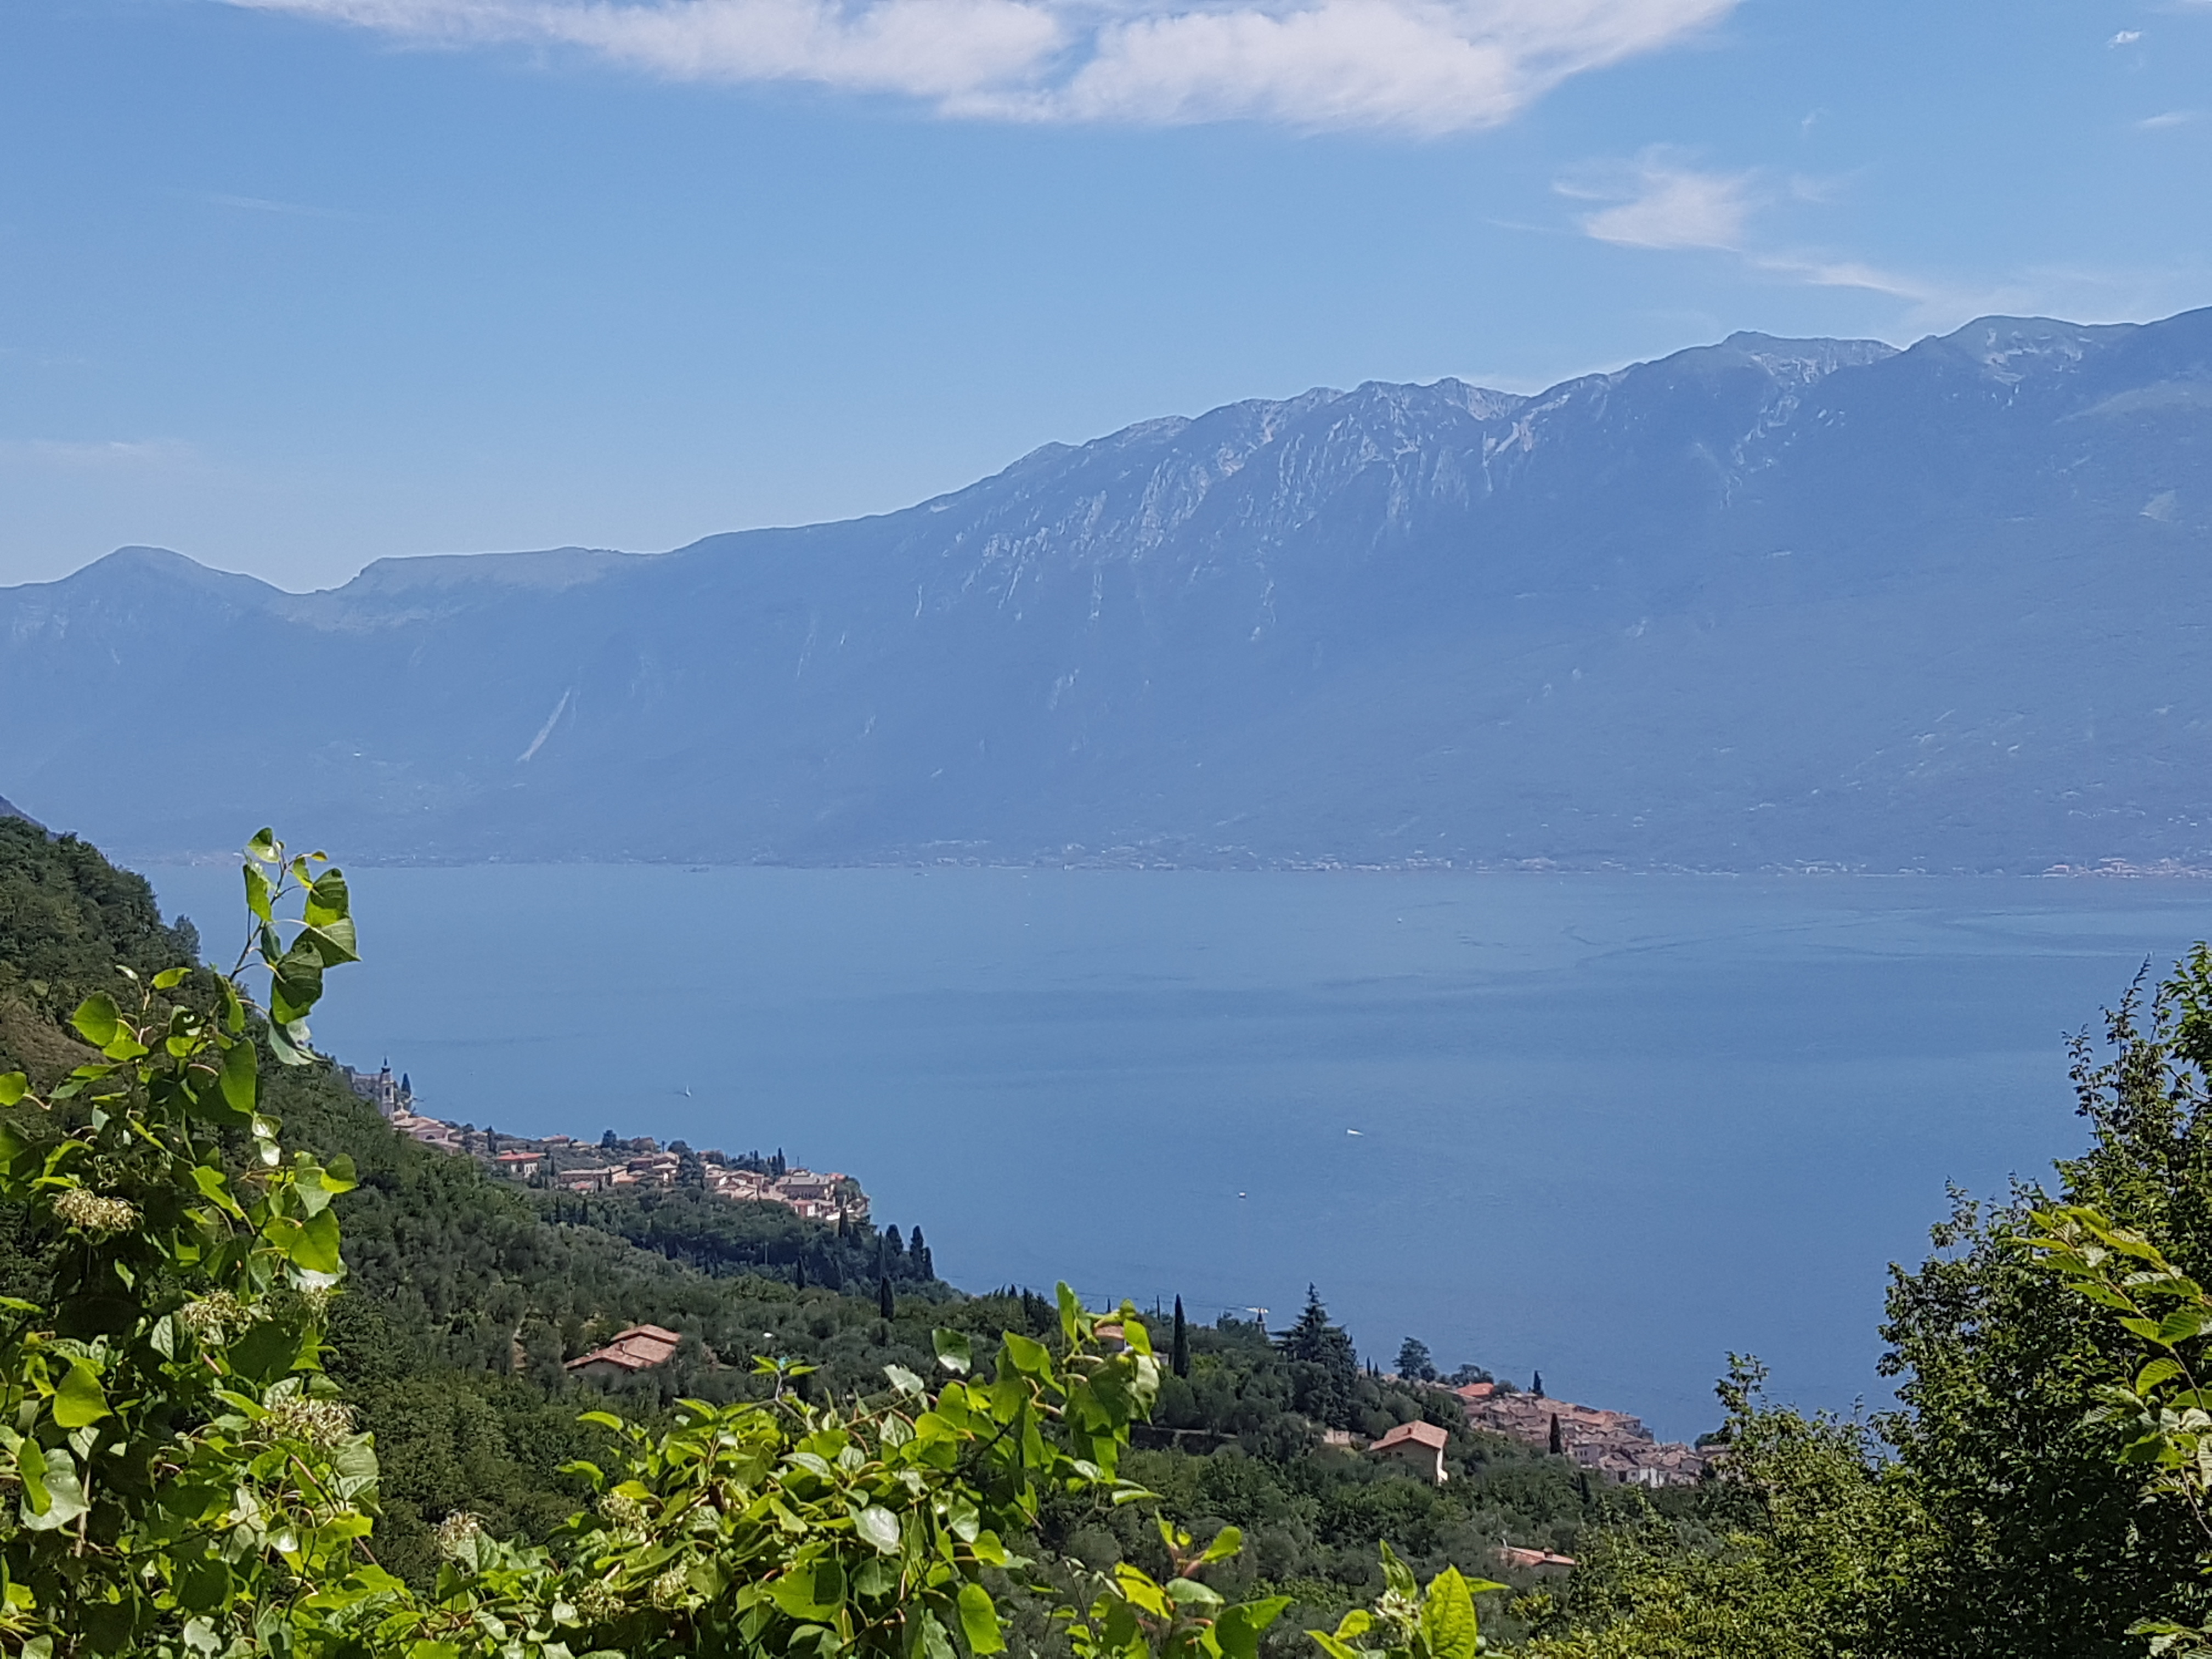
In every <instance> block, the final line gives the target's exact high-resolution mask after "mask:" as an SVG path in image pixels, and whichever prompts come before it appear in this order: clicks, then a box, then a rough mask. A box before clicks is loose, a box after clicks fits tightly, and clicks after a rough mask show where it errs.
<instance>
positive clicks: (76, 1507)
mask: <svg viewBox="0 0 2212 1659" xmlns="http://www.w3.org/2000/svg"><path fill="white" fill-rule="evenodd" d="M37 1451H38V1449H37V1448H36V1447H35V1446H33V1447H29V1448H28V1453H29V1455H37ZM21 1472H22V1469H21V1466H19V1467H18V1473H21ZM40 1485H41V1486H43V1487H44V1489H45V1492H46V1504H45V1505H44V1507H42V1508H40V1509H39V1510H35V1511H33V1510H32V1508H31V1483H30V1482H29V1481H28V1480H25V1481H24V1483H23V1517H22V1518H23V1524H24V1525H25V1526H26V1527H28V1528H30V1529H31V1530H32V1531H33V1532H55V1531H58V1530H59V1529H60V1528H64V1527H66V1526H69V1525H70V1524H71V1523H72V1522H75V1521H76V1518H77V1516H81V1515H82V1514H84V1513H85V1512H86V1511H87V1510H89V1509H90V1508H91V1507H92V1506H91V1505H90V1504H88V1503H86V1502H85V1501H84V1488H83V1487H82V1486H80V1485H79V1484H78V1483H77V1475H76V1459H74V1458H72V1457H71V1456H70V1455H69V1453H67V1452H66V1451H64V1450H63V1449H61V1448H60V1447H59V1446H51V1447H48V1448H47V1449H46V1469H45V1472H44V1479H43V1480H41V1482H40Z"/></svg>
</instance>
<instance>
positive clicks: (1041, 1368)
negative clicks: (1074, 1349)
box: [1001, 1331, 1052, 1376]
mask: <svg viewBox="0 0 2212 1659" xmlns="http://www.w3.org/2000/svg"><path fill="white" fill-rule="evenodd" d="M1001 1341H1002V1343H1003V1345H1004V1346H1005V1349H1006V1363H1007V1364H1010V1365H1012V1367H1013V1368H1014V1369H1015V1370H1018V1371H1022V1372H1024V1373H1026V1374H1027V1375H1029V1376H1046V1375H1048V1374H1049V1373H1050V1372H1051V1370H1052V1351H1051V1350H1050V1349H1048V1348H1047V1347H1046V1346H1044V1344H1043V1343H1042V1342H1037V1341H1033V1340H1030V1338H1028V1337H1026V1336H1024V1335H1023V1334H1021V1333H1020V1332H1019V1331H1008V1332H1007V1333H1006V1335H1005V1336H1004V1337H1003V1338H1002V1339H1001Z"/></svg>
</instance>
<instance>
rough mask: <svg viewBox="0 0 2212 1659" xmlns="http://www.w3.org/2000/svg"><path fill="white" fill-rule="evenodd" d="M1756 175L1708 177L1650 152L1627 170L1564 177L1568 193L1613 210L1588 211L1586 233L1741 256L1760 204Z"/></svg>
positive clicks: (1633, 243)
mask: <svg viewBox="0 0 2212 1659" xmlns="http://www.w3.org/2000/svg"><path fill="white" fill-rule="evenodd" d="M1756 183H1757V175H1756V174H1754V173H1705V172H1700V171H1699V169H1697V168H1695V167H1690V166H1687V165H1686V164H1685V163H1683V162H1682V161H1678V160H1676V159H1675V158H1674V153H1673V152H1671V151H1668V150H1665V149H1648V150H1646V151H1644V154H1643V155H1639V156H1638V158H1637V159H1636V160H1635V161H1633V162H1631V163H1629V164H1628V165H1626V167H1609V168H1601V169H1598V170H1595V171H1594V172H1592V173H1588V174H1586V175H1584V176H1583V177H1580V178H1576V179H1563V180H1561V181H1560V182H1559V184H1558V185H1556V186H1555V188H1556V189H1557V190H1558V191H1559V193H1560V194H1561V195H1562V196H1566V197H1573V198H1576V199H1578V200H1582V201H1597V202H1606V203H1608V204H1610V205H1608V206H1606V207H1602V208H1599V209H1597V210H1595V211H1594V212H1590V213H1586V214H1583V216H1581V218H1580V219H1579V221H1578V223H1579V224H1580V225H1581V227H1582V229H1583V234H1585V235H1588V236H1593V237H1595V238H1596V239H1597V240H1599V241H1601V242H1614V243H1618V244H1619V245H1620V246H1623V247H1651V248H1719V249H1724V250H1726V251H1728V252H1738V251H1740V250H1741V248H1742V246H1743V243H1744V235H1745V232H1746V229H1747V227H1748V224H1749V222H1750V219H1751V215H1752V210H1753V209H1754V208H1755V207H1756V206H1757V205H1758V201H1757V198H1756V197H1755V196H1754V194H1753V190H1754V185H1756Z"/></svg>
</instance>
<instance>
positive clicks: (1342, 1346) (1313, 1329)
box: [1276, 1285, 1359, 1429]
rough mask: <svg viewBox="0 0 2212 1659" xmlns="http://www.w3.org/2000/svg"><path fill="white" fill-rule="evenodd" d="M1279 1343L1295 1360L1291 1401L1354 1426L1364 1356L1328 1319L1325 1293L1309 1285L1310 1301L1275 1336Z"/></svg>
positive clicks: (1324, 1419) (1337, 1424)
mask: <svg viewBox="0 0 2212 1659" xmlns="http://www.w3.org/2000/svg"><path fill="white" fill-rule="evenodd" d="M1276 1346H1277V1347H1278V1348H1279V1350H1280V1351H1281V1352H1282V1355H1283V1357H1284V1358H1285V1359H1287V1360H1289V1361H1290V1362H1291V1385H1292V1395H1291V1397H1292V1401H1293V1402H1294V1404H1295V1405H1296V1407H1297V1409H1298V1410H1299V1411H1301V1412H1303V1413H1305V1414H1306V1415H1307V1416H1308V1417H1310V1418H1312V1419H1314V1420H1315V1421H1316V1422H1317V1423H1325V1424H1327V1425H1328V1426H1329V1427H1331V1428H1333V1429H1349V1428H1351V1427H1352V1426H1353V1423H1352V1409H1353V1402H1354V1399H1355V1395H1356V1390H1357V1389H1358V1382H1359V1356H1358V1353H1356V1352H1354V1351H1353V1349H1352V1339H1351V1337H1349V1336H1348V1335H1346V1334H1345V1332H1344V1331H1343V1329H1342V1328H1340V1327H1339V1326H1335V1325H1332V1324H1330V1323H1329V1321H1328V1309H1327V1308H1325V1307H1323V1306H1322V1299H1321V1292H1320V1291H1319V1290H1318V1289H1316V1287H1315V1286H1313V1285H1307V1286H1306V1305H1305V1308H1304V1311H1302V1312H1301V1313H1300V1314H1299V1315H1298V1317H1297V1323H1295V1324H1294V1325H1292V1326H1291V1328H1290V1329H1288V1330H1286V1331H1285V1332H1284V1333H1283V1334H1282V1335H1281V1336H1280V1337H1279V1338H1277V1339H1276Z"/></svg>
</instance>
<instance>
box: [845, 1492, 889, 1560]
mask: <svg viewBox="0 0 2212 1659" xmlns="http://www.w3.org/2000/svg"><path fill="white" fill-rule="evenodd" d="M853 1526H854V1530H855V1531H857V1532H858V1533H859V1534H860V1537H861V1538H862V1540H863V1541H866V1542H867V1543H870V1544H872V1545H874V1546H875V1547H876V1548H877V1550H878V1552H880V1553H883V1554H884V1555H896V1554H897V1553H898V1547H899V1523H898V1516H896V1515H893V1514H892V1513H891V1512H890V1510H887V1509H885V1508H884V1507H883V1505H881V1504H869V1505H868V1507H867V1508H866V1509H864V1510H861V1511H860V1513H859V1514H858V1515H856V1516H854V1517H853Z"/></svg>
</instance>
